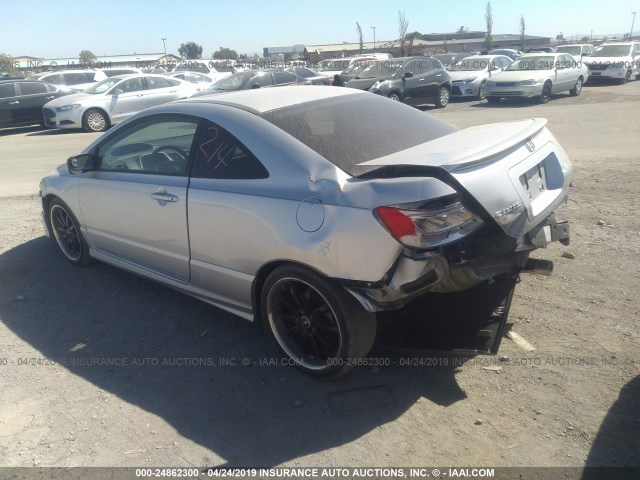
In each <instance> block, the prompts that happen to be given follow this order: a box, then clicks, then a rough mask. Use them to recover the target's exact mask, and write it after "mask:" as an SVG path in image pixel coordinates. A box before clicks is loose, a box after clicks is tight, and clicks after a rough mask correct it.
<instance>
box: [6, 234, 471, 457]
mask: <svg viewBox="0 0 640 480" xmlns="http://www.w3.org/2000/svg"><path fill="white" fill-rule="evenodd" d="M0 286H2V289H1V291H2V293H1V294H0V318H1V319H2V321H3V322H4V323H5V325H6V326H7V327H8V328H9V329H11V330H12V331H13V332H14V333H15V334H16V335H17V336H18V337H20V338H21V339H22V340H23V341H24V342H27V343H28V344H29V345H31V346H32V347H34V348H35V349H37V350H38V351H39V352H41V354H42V355H43V356H45V357H47V358H49V359H52V360H54V361H56V362H58V363H60V364H61V365H62V364H64V365H65V368H67V369H68V370H69V371H70V372H72V373H73V374H74V375H78V376H80V377H81V378H83V379H85V380H87V381H89V382H91V383H92V384H93V385H95V386H97V387H99V388H100V389H104V390H106V391H108V392H110V393H112V394H113V395H116V396H117V397H120V398H121V399H123V400H124V401H126V402H128V403H130V404H132V405H136V406H138V407H140V408H142V409H144V410H146V411H148V412H151V413H152V414H154V415H158V416H159V417H161V418H162V419H164V420H165V421H166V422H168V423H169V424H170V425H171V426H172V427H174V428H175V429H176V430H177V431H178V432H179V434H180V435H182V436H183V437H185V438H187V439H189V440H192V441H193V442H196V443H198V444H200V445H202V446H204V447H206V448H207V449H209V450H211V451H212V452H214V453H215V454H216V455H218V456H220V457H222V458H223V459H225V460H226V462H227V463H226V464H225V465H226V466H269V465H274V464H279V463H281V462H285V461H288V460H291V459H294V458H299V457H304V456H305V455H309V454H313V453H316V452H321V451H325V450H327V449H329V448H332V447H337V446H340V445H344V444H346V443H349V442H352V441H354V440H356V439H358V438H360V437H361V436H363V435H364V434H366V433H368V432H371V431H372V430H374V429H375V428H376V427H378V426H381V425H383V424H385V423H388V422H391V421H394V420H395V419H397V418H398V417H400V416H401V415H403V414H404V413H405V412H406V411H407V410H408V409H409V408H410V407H412V406H413V405H414V403H415V402H416V401H417V400H418V399H421V398H425V399H427V400H429V401H431V402H434V403H435V404H438V405H442V406H450V405H452V404H454V403H455V402H458V401H461V400H464V399H465V398H466V395H465V393H464V392H463V391H462V390H461V388H460V387H459V386H458V384H457V382H456V379H455V371H456V368H455V367H454V366H453V365H452V364H449V366H445V367H443V366H440V367H438V368H407V367H400V366H394V365H391V366H388V367H383V368H376V367H359V368H356V369H355V370H354V371H352V373H351V374H349V375H347V376H345V377H342V378H340V379H337V380H334V381H324V380H316V379H313V378H310V377H308V376H305V375H303V374H302V373H300V372H298V371H297V370H295V369H294V368H292V367H289V366H274V365H273V363H274V362H276V361H278V359H280V358H281V357H280V356H279V355H278V354H277V353H276V351H275V347H274V346H273V345H272V343H271V340H270V339H269V338H268V336H267V335H266V334H265V332H264V330H263V328H262V327H260V326H258V325H254V324H252V323H250V322H247V321H244V320H241V319H239V318H237V317H234V316H233V315H230V314H228V313H226V312H223V311H221V310H219V309H217V308H214V307H211V306H209V305H207V304H205V303H202V302H200V301H197V300H195V299H192V298H190V297H188V296H186V295H183V294H181V293H178V292H174V291H173V290H170V289H168V288H165V287H163V286H160V285H157V284H155V283H153V282H151V281H148V280H145V279H143V278H140V277H137V276H135V275H132V274H129V273H126V272H123V271H121V270H119V269H116V268H113V267H110V266H108V265H105V264H101V263H96V264H94V265H91V266H88V267H86V268H78V267H74V266H73V265H71V264H69V263H68V262H67V261H66V260H65V259H64V258H63V257H62V255H61V254H60V253H59V251H57V249H56V248H55V246H54V244H53V242H52V241H50V240H49V239H47V238H45V237H40V238H37V239H34V240H31V241H29V242H26V243H24V244H22V245H20V246H17V247H15V248H13V249H10V250H8V251H6V252H5V253H3V254H1V255H0ZM78 344H84V345H85V346H84V347H83V348H80V349H77V350H76V351H72V350H73V347H74V346H77V345H78ZM96 358H97V359H102V360H103V361H110V362H111V363H112V364H113V363H116V362H119V363H120V364H122V362H123V361H124V360H126V362H127V365H126V366H121V365H98V366H96V365H93V366H90V365H79V363H80V360H79V359H96ZM117 359H121V360H117ZM94 363H95V362H94ZM134 363H135V365H134ZM44 368H49V367H44ZM58 394H60V395H63V392H62V391H60V392H58ZM421 428H423V429H424V435H425V438H428V437H430V436H431V435H432V434H435V431H434V432H429V430H430V428H431V427H430V426H429V424H422V425H421Z"/></svg>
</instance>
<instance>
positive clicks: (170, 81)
mask: <svg viewBox="0 0 640 480" xmlns="http://www.w3.org/2000/svg"><path fill="white" fill-rule="evenodd" d="M167 82H169V85H171V86H172V87H177V86H178V85H180V81H179V80H176V79H175V78H168V79H167Z"/></svg>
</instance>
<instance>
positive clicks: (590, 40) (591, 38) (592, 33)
mask: <svg viewBox="0 0 640 480" xmlns="http://www.w3.org/2000/svg"><path fill="white" fill-rule="evenodd" d="M590 41H591V42H593V30H591V40H590Z"/></svg>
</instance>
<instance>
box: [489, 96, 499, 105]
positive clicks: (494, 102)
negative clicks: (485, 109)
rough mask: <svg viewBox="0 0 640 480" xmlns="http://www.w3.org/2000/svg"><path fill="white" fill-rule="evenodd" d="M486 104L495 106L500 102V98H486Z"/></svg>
mask: <svg viewBox="0 0 640 480" xmlns="http://www.w3.org/2000/svg"><path fill="white" fill-rule="evenodd" d="M487 102H489V103H493V104H496V103H498V102H500V97H487Z"/></svg>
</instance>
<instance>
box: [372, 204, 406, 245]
mask: <svg viewBox="0 0 640 480" xmlns="http://www.w3.org/2000/svg"><path fill="white" fill-rule="evenodd" d="M375 212H376V214H377V215H378V218H379V219H380V220H381V221H382V223H384V226H385V227H387V230H389V232H390V233H391V235H393V236H394V238H395V239H396V240H400V239H401V238H402V237H406V236H407V235H415V234H416V226H415V225H414V223H413V221H412V220H411V219H410V218H409V217H407V216H406V215H405V214H404V213H402V211H401V210H398V209H397V208H394V207H378V208H376V210H375Z"/></svg>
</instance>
